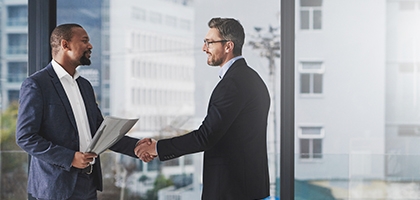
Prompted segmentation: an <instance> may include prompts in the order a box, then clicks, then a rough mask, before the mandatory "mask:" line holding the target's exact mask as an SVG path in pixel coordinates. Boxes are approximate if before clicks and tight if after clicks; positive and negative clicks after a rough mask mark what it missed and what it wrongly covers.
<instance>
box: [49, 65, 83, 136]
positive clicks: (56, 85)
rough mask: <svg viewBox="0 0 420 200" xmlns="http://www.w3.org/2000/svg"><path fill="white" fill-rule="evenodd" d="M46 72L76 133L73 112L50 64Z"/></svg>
mask: <svg viewBox="0 0 420 200" xmlns="http://www.w3.org/2000/svg"><path fill="white" fill-rule="evenodd" d="M47 71H48V73H49V75H50V77H51V82H52V83H53V85H54V88H55V91H57V94H58V96H60V99H61V102H63V105H64V108H65V109H66V113H67V115H68V117H69V119H70V121H71V124H72V125H73V127H74V129H75V130H76V131H77V126H76V120H75V118H74V113H73V110H72V109H71V105H70V101H69V99H68V98H67V95H66V92H65V91H64V88H63V85H62V84H61V82H60V80H59V79H58V77H57V74H56V73H55V71H54V69H53V67H52V65H51V63H50V64H49V65H48V66H47Z"/></svg>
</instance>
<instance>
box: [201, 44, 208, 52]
mask: <svg viewBox="0 0 420 200" xmlns="http://www.w3.org/2000/svg"><path fill="white" fill-rule="evenodd" d="M208 48H209V47H207V45H206V43H204V44H203V47H202V48H201V50H203V51H204V52H205V51H207V49H208Z"/></svg>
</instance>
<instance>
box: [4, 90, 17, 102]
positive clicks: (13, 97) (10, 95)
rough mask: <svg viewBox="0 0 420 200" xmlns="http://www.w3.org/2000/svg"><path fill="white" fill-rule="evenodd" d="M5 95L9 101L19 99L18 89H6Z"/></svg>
mask: <svg viewBox="0 0 420 200" xmlns="http://www.w3.org/2000/svg"><path fill="white" fill-rule="evenodd" d="M7 97H8V99H9V102H14V101H16V102H17V101H19V90H9V91H7Z"/></svg>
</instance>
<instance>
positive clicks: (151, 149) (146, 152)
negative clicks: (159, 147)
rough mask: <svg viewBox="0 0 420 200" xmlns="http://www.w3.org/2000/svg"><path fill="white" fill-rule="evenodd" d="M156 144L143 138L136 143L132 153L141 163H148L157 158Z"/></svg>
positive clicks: (149, 139) (152, 140)
mask: <svg viewBox="0 0 420 200" xmlns="http://www.w3.org/2000/svg"><path fill="white" fill-rule="evenodd" d="M156 143H157V141H156V140H154V139H152V138H144V139H142V140H140V141H139V142H138V143H137V145H136V147H135V148H134V153H135V154H136V156H137V157H139V158H140V159H141V160H142V161H143V162H150V161H152V160H153V159H154V158H156V157H157V152H156Z"/></svg>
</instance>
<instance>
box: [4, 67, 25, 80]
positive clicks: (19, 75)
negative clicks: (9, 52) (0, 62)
mask: <svg viewBox="0 0 420 200" xmlns="http://www.w3.org/2000/svg"><path fill="white" fill-rule="evenodd" d="M26 66H27V63H26V62H9V63H8V64H7V72H8V73H7V82H9V83H20V82H22V81H23V80H24V79H25V78H26V76H27V69H26Z"/></svg>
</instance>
